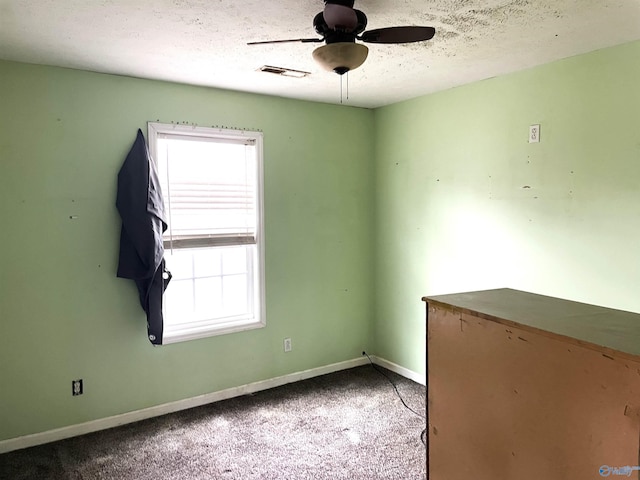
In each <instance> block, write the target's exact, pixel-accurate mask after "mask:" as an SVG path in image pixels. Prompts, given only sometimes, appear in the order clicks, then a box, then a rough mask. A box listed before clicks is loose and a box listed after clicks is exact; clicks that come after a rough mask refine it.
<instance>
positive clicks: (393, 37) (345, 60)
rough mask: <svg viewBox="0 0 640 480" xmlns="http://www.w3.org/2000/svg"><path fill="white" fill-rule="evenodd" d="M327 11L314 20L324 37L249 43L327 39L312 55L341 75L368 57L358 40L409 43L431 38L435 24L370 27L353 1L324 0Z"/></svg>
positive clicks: (319, 40) (315, 26)
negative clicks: (368, 28) (428, 25)
mask: <svg viewBox="0 0 640 480" xmlns="http://www.w3.org/2000/svg"><path fill="white" fill-rule="evenodd" d="M324 3H325V7H324V10H323V11H322V12H320V13H318V14H317V15H316V16H315V17H314V19H313V27H314V29H315V31H316V32H317V33H318V35H321V36H322V38H298V39H291V40H268V41H263V42H250V43H249V45H257V44H265V43H285V42H302V43H312V42H325V43H326V45H324V46H322V47H319V48H316V49H315V50H314V51H313V58H314V59H315V60H316V62H318V63H319V64H320V65H321V66H322V68H324V69H325V70H328V71H330V72H335V73H337V74H338V75H344V74H345V73H346V72H348V71H350V70H354V69H356V68H358V67H359V66H361V65H362V64H363V63H364V61H365V60H366V59H367V55H368V53H369V49H368V48H367V47H366V46H364V45H362V44H360V43H356V40H359V41H361V42H365V43H386V44H393V43H410V42H423V41H425V40H431V38H433V36H434V34H435V29H434V28H433V27H417V26H403V27H387V28H378V29H375V30H369V31H366V32H365V28H366V27H367V16H366V15H365V14H364V12H362V11H361V10H357V9H355V8H353V4H354V1H353V0H325V2H324Z"/></svg>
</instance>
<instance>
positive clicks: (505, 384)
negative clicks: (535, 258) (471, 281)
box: [423, 289, 640, 480]
mask: <svg viewBox="0 0 640 480" xmlns="http://www.w3.org/2000/svg"><path fill="white" fill-rule="evenodd" d="M639 294H640V293H639ZM423 300H424V301H425V302H426V303H427V375H428V377H427V378H428V402H427V415H428V425H429V434H428V448H429V451H428V452H429V453H428V472H429V473H428V479H429V480H458V479H460V480H462V479H464V480H589V479H599V478H607V477H608V478H635V479H638V478H640V476H639V472H638V471H637V469H635V468H634V467H638V466H640V315H639V314H635V313H629V312H624V311H620V310H613V309H609V308H603V307H598V306H594V305H587V304H584V303H577V302H571V301H567V300H561V299H558V298H552V297H546V296H542V295H535V294H532V293H527V292H521V291H517V290H510V289H500V290H488V291H481V292H470V293H459V294H453V295H440V296H433V297H424V298H423Z"/></svg>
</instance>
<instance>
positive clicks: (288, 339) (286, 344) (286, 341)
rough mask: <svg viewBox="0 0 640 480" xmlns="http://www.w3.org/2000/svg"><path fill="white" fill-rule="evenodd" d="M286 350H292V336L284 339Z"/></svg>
mask: <svg viewBox="0 0 640 480" xmlns="http://www.w3.org/2000/svg"><path fill="white" fill-rule="evenodd" d="M284 351H285V352H290V351H291V339H290V338H285V339H284Z"/></svg>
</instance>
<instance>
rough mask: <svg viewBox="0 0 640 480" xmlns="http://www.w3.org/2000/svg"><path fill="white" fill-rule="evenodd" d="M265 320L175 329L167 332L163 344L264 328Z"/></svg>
mask: <svg viewBox="0 0 640 480" xmlns="http://www.w3.org/2000/svg"><path fill="white" fill-rule="evenodd" d="M265 326H266V324H265V322H264V321H262V322H256V321H252V322H247V321H244V322H233V323H227V324H221V325H215V326H207V327H201V328H198V329H195V328H189V329H183V330H174V331H170V330H169V331H168V332H165V334H164V336H163V339H162V344H163V345H170V344H172V343H180V342H187V341H189V340H198V339H200V338H207V337H215V336H218V335H227V334H230V333H237V332H244V331H246V330H255V329H257V328H264V327H265Z"/></svg>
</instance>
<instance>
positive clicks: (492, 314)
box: [422, 288, 640, 360]
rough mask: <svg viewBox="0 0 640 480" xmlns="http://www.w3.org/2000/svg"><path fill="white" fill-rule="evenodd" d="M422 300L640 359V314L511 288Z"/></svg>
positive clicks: (430, 297)
mask: <svg viewBox="0 0 640 480" xmlns="http://www.w3.org/2000/svg"><path fill="white" fill-rule="evenodd" d="M422 300H424V301H425V302H427V303H428V304H429V305H436V304H439V305H442V306H445V307H450V308H452V309H454V310H456V311H462V312H465V313H469V314H471V315H475V316H478V317H481V318H484V319H487V320H491V321H495V322H498V323H503V324H505V325H510V326H521V327H523V328H525V329H526V330H530V331H534V330H535V331H538V332H539V333H550V334H553V335H554V336H561V337H564V339H565V340H572V341H574V343H579V344H583V345H585V346H590V347H592V348H594V347H595V348H596V349H598V350H601V351H603V352H608V353H611V352H612V351H615V352H620V353H623V354H626V355H633V356H640V314H637V313H631V312H625V311H622V310H614V309H611V308H605V307H598V306H596V305H589V304H587V303H579V302H573V301H570V300H562V299H560V298H555V297H547V296H544V295H537V294H534V293H528V292H522V291H520V290H512V289H508V288H503V289H497V290H485V291H478V292H467V293H455V294H451V295H438V296H427V297H423V298H422ZM635 360H638V359H635Z"/></svg>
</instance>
